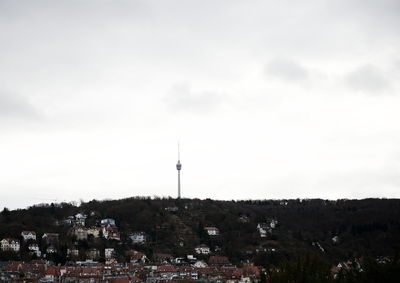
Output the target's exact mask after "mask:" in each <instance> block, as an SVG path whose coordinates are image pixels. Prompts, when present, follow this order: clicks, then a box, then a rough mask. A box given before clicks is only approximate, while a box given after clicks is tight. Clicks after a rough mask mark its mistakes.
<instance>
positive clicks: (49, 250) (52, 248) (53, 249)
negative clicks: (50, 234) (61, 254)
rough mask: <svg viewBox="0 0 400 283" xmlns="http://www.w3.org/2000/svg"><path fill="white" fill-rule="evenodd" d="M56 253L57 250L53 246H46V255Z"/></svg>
mask: <svg viewBox="0 0 400 283" xmlns="http://www.w3.org/2000/svg"><path fill="white" fill-rule="evenodd" d="M56 252H57V249H56V247H54V246H48V247H47V249H46V253H48V254H54V253H56Z"/></svg>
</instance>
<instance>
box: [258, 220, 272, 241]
mask: <svg viewBox="0 0 400 283" xmlns="http://www.w3.org/2000/svg"><path fill="white" fill-rule="evenodd" d="M257 230H258V232H259V233H260V237H261V238H265V237H267V234H268V233H271V232H272V228H271V226H269V225H268V224H267V223H258V224H257Z"/></svg>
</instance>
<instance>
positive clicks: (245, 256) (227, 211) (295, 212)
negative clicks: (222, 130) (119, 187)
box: [0, 197, 400, 267]
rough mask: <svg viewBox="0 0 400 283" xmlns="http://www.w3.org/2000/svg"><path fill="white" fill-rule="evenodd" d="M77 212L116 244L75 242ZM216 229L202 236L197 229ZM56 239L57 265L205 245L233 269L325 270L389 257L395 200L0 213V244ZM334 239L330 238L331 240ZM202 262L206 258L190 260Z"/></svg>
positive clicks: (185, 203) (194, 202) (122, 205)
mask: <svg viewBox="0 0 400 283" xmlns="http://www.w3.org/2000/svg"><path fill="white" fill-rule="evenodd" d="M77 213H85V214H87V215H88V218H87V221H86V226H88V227H89V226H96V225H99V222H100V220H101V219H103V218H113V219H115V220H116V225H117V227H118V228H119V231H120V233H121V241H115V240H106V239H93V238H89V239H88V240H87V241H86V240H85V241H76V239H74V237H72V236H71V235H70V234H69V233H68V231H69V229H71V227H69V226H66V225H63V224H62V223H63V220H65V219H66V218H67V217H68V216H72V215H76V214H77ZM271 219H273V220H277V222H278V223H277V225H276V227H275V228H273V229H270V230H271V231H269V232H268V233H267V235H266V237H261V236H260V233H259V231H258V230H257V225H258V224H260V223H266V224H267V226H268V225H269V223H270V222H269V221H271ZM209 226H211V227H217V228H218V229H219V232H220V234H219V235H217V236H210V235H208V234H207V233H206V231H205V230H204V227H209ZM25 230H28V231H29V230H30V231H35V232H36V234H37V235H38V238H39V239H40V237H41V235H42V234H43V233H46V232H47V233H48V232H51V233H59V234H60V248H59V252H58V254H57V256H55V257H54V260H55V261H56V262H57V261H58V262H61V263H64V262H65V261H66V260H67V258H66V250H67V248H71V247H77V248H79V249H90V248H98V249H99V250H102V249H103V250H104V248H105V247H114V248H115V249H116V251H117V254H118V255H119V257H118V260H121V261H124V260H128V259H127V258H126V257H125V251H126V250H130V249H135V250H138V251H143V252H144V253H145V254H146V255H147V256H148V257H149V258H150V259H151V258H152V257H153V255H155V254H159V253H163V254H171V255H172V256H176V257H177V256H185V255H188V254H194V248H195V247H196V246H198V245H199V244H205V245H207V246H209V247H210V248H211V251H212V254H213V255H226V256H228V257H229V259H230V261H231V262H232V263H235V264H240V263H241V262H243V261H245V260H249V261H252V262H254V263H255V264H257V265H262V266H265V267H272V266H277V265H279V264H280V263H282V262H283V261H285V260H287V259H288V260H291V259H295V258H297V257H298V256H300V255H304V254H311V255H318V256H319V257H321V258H322V259H324V260H325V261H326V262H327V263H329V264H337V263H338V262H340V261H344V260H348V259H354V258H360V257H363V256H371V257H382V256H393V255H394V254H395V253H396V252H397V251H398V250H399V247H400V242H399V239H400V200H398V199H363V200H347V199H342V200H337V201H330V200H322V199H306V200H300V199H296V200H257V201H255V200H248V201H216V200H211V199H206V200H199V199H172V198H163V199H161V198H160V199H158V198H155V199H154V198H153V199H150V198H142V197H134V198H127V199H121V200H106V201H97V200H92V201H89V202H83V203H81V204H80V205H74V204H71V203H59V204H55V203H54V204H42V205H35V206H32V207H29V208H27V209H19V210H12V211H10V210H8V209H6V208H5V209H4V210H3V211H2V212H1V213H0V239H3V238H16V239H20V238H21V231H25ZM134 231H142V232H145V233H146V234H147V235H148V241H147V242H146V243H145V244H141V245H138V244H133V243H132V242H131V241H129V239H128V234H129V233H130V232H134ZM334 237H335V239H333V238H334ZM197 257H198V258H204V259H207V257H208V256H205V255H203V256H197ZM6 259H23V260H29V255H28V254H24V252H23V251H21V253H20V254H17V255H15V254H14V255H12V254H11V255H10V253H1V254H0V260H6Z"/></svg>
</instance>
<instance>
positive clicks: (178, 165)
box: [176, 142, 182, 198]
mask: <svg viewBox="0 0 400 283" xmlns="http://www.w3.org/2000/svg"><path fill="white" fill-rule="evenodd" d="M180 159H181V158H180V151H179V142H178V163H176V170H178V198H181V169H182V164H181V160H180Z"/></svg>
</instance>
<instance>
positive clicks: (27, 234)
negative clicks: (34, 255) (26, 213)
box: [21, 231, 36, 241]
mask: <svg viewBox="0 0 400 283" xmlns="http://www.w3.org/2000/svg"><path fill="white" fill-rule="evenodd" d="M21 236H22V239H24V241H28V240H34V241H36V233H35V232H34V231H22V232H21Z"/></svg>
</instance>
